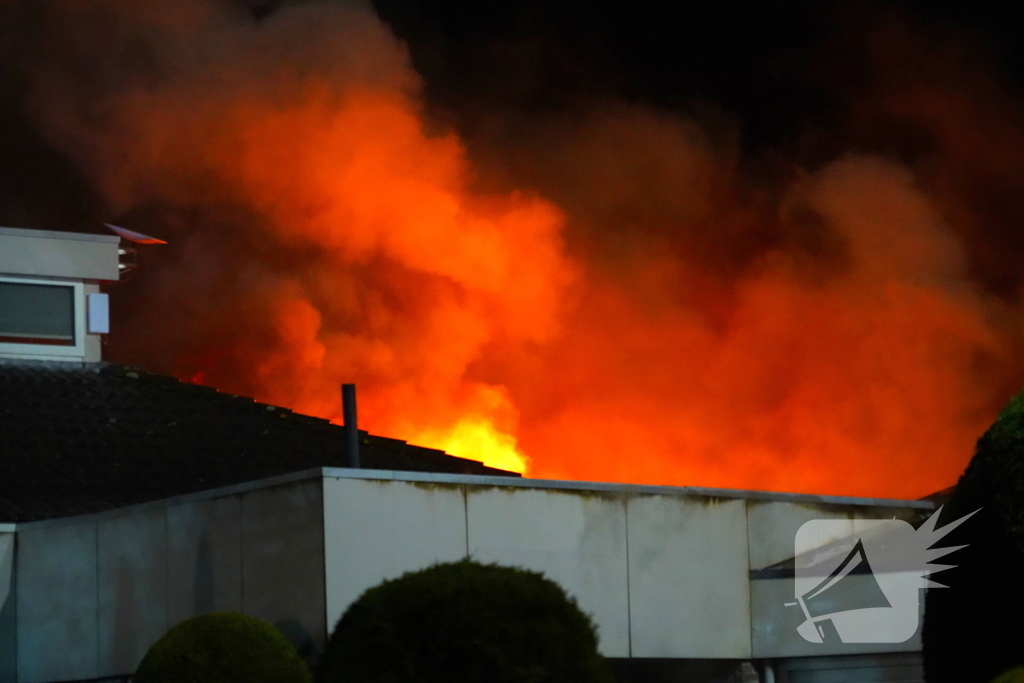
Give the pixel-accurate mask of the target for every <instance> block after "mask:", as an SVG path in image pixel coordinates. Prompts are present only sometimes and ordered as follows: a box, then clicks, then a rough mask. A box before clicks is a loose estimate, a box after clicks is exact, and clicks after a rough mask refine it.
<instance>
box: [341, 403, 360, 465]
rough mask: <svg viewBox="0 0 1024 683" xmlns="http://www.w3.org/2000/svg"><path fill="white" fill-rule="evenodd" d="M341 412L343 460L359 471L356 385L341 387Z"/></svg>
mask: <svg viewBox="0 0 1024 683" xmlns="http://www.w3.org/2000/svg"><path fill="white" fill-rule="evenodd" d="M341 410H342V414H343V416H344V418H345V459H346V461H347V464H348V466H349V467H352V468H355V469H359V427H358V425H356V385H355V384H342V385H341Z"/></svg>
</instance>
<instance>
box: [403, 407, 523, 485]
mask: <svg viewBox="0 0 1024 683" xmlns="http://www.w3.org/2000/svg"><path fill="white" fill-rule="evenodd" d="M412 440H413V441H414V442H415V443H422V444H430V445H431V446H433V447H434V448H440V449H441V450H444V451H447V452H448V453H457V454H458V455H460V456H461V457H464V458H470V459H472V460H479V461H481V462H483V463H484V464H485V465H487V466H489V467H497V468H498V469H502V470H508V471H510V472H518V473H520V474H527V473H528V472H529V463H530V460H529V458H528V457H527V456H526V454H524V453H522V452H520V451H519V449H518V448H517V447H516V439H515V437H514V436H512V435H510V434H503V433H502V432H500V431H498V430H497V429H495V427H494V425H492V424H491V423H490V422H488V421H487V420H475V419H472V418H467V419H461V420H459V421H458V422H456V423H455V425H454V426H452V427H451V428H450V429H446V430H439V431H425V432H421V433H419V434H413V435H412Z"/></svg>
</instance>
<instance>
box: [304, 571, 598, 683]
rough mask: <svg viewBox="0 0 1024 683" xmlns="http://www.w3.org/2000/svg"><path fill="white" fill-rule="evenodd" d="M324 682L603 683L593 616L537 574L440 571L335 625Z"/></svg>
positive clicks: (410, 577) (408, 580) (370, 598)
mask: <svg viewBox="0 0 1024 683" xmlns="http://www.w3.org/2000/svg"><path fill="white" fill-rule="evenodd" d="M318 680H319V681H320V682H321V683H341V682H342V681H346V682H348V681H359V682H360V683H378V682H379V683H385V682H387V683H405V682H409V683H412V682H414V681H415V682H416V683H435V682H436V683H441V682H442V681H443V682H444V683H459V682H461V681H466V682H470V681H471V682H472V683H479V682H480V681H487V682H488V683H545V682H548V681H551V682H554V681H557V682H558V683H606V682H608V681H611V674H610V672H609V669H608V668H607V664H606V662H605V661H604V659H603V658H602V657H601V655H599V654H598V652H597V635H596V631H595V628H594V625H593V623H592V622H591V620H590V618H589V617H588V616H587V615H586V614H584V613H583V612H581V611H580V609H579V607H577V605H576V602H575V601H574V600H573V599H572V598H570V597H568V596H567V595H566V593H565V591H564V590H563V589H562V588H561V587H560V586H559V585H558V584H556V583H554V582H553V581H550V580H548V579H546V578H545V577H544V576H542V575H541V574H538V573H536V572H531V571H526V570H522V569H513V568H511V567H500V566H498V565H482V564H478V563H476V562H472V561H468V560H466V561H462V562H456V563H451V564H439V565H435V566H433V567H430V568H428V569H424V570H421V571H418V572H412V573H409V574H406V575H404V576H402V577H400V578H398V579H394V580H391V581H385V582H384V583H383V584H381V585H380V586H377V587H376V588H371V589H370V590H368V591H366V592H365V593H363V595H362V596H361V597H360V598H359V599H358V600H357V601H356V602H355V603H353V604H352V605H351V606H350V607H349V609H348V611H346V612H345V614H344V615H343V616H342V617H341V619H340V620H339V621H338V624H337V626H336V627H335V629H334V632H333V633H332V634H331V637H330V640H329V641H328V643H327V648H326V650H325V652H324V656H323V658H322V659H321V661H320V667H319V670H318Z"/></svg>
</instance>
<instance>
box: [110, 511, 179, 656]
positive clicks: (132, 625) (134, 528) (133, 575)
mask: <svg viewBox="0 0 1024 683" xmlns="http://www.w3.org/2000/svg"><path fill="white" fill-rule="evenodd" d="M96 534H97V551H98V554H97V567H96V569H97V600H98V607H99V614H98V618H97V636H98V643H97V648H98V649H97V656H98V670H99V675H100V676H117V675H120V674H123V673H125V672H132V671H135V669H136V668H137V667H138V665H139V662H141V661H142V658H143V656H145V654H146V650H148V649H149V646H150V645H152V644H153V643H154V642H156V640H157V639H159V638H160V636H162V635H163V634H164V633H166V632H167V629H168V628H170V624H168V621H167V511H166V510H152V511H148V512H141V513H135V514H127V515H121V516H118V517H114V518H112V519H105V520H103V521H101V522H97V524H96Z"/></svg>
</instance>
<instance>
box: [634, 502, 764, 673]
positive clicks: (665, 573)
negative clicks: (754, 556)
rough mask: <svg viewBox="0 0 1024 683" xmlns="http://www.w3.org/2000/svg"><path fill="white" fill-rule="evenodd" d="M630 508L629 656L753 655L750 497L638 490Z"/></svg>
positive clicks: (709, 656)
mask: <svg viewBox="0 0 1024 683" xmlns="http://www.w3.org/2000/svg"><path fill="white" fill-rule="evenodd" d="M628 509H629V587H630V588H629V605H630V623H631V633H632V646H633V647H632V656H634V657H652V658H667V657H693V658H705V659H707V658H715V659H717V658H723V659H725V658H730V659H741V658H747V657H749V656H750V603H749V587H748V571H747V567H748V566H749V565H748V560H747V519H746V510H745V501H743V500H721V499H714V498H703V497H702V498H698V497H691V496H685V497H684V496H639V497H635V498H631V499H630V500H629V504H628Z"/></svg>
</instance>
